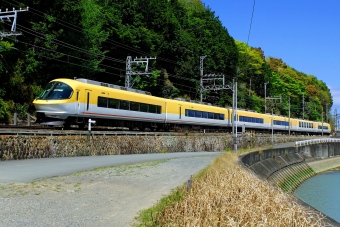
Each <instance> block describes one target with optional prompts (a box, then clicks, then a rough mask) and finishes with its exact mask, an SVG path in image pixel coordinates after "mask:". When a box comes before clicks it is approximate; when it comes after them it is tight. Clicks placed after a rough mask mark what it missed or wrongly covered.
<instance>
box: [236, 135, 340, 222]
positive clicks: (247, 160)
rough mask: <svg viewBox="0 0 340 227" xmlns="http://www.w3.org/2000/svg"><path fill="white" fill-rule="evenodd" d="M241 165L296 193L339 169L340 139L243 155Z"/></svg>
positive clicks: (300, 142) (306, 142)
mask: <svg viewBox="0 0 340 227" xmlns="http://www.w3.org/2000/svg"><path fill="white" fill-rule="evenodd" d="M241 161H242V163H243V164H244V165H245V166H246V167H247V168H248V169H250V170H252V171H253V172H254V173H255V174H256V175H258V176H259V177H260V178H262V179H265V180H268V181H270V182H272V183H273V184H274V185H277V186H278V187H280V188H281V189H282V190H284V191H286V192H287V193H293V192H294V190H295V189H296V188H297V187H298V186H299V185H300V184H301V183H302V182H304V181H305V180H307V179H308V178H310V177H312V176H314V175H316V174H317V173H319V172H323V171H326V170H328V169H331V168H335V167H338V166H339V165H340V139H316V140H308V141H299V142H296V143H295V145H294V146H290V147H289V146H287V147H281V148H272V149H268V150H261V151H255V152H251V153H248V154H245V155H242V156H241ZM301 203H302V204H304V203H303V202H302V201H301ZM304 205H307V204H304ZM307 206H308V205H307ZM327 219H328V220H329V222H330V223H332V225H334V226H340V223H337V222H335V221H334V220H333V219H331V218H329V217H328V218H327Z"/></svg>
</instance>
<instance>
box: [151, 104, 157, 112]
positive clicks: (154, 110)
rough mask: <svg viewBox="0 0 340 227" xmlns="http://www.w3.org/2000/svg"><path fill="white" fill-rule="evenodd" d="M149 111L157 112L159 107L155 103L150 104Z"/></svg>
mask: <svg viewBox="0 0 340 227" xmlns="http://www.w3.org/2000/svg"><path fill="white" fill-rule="evenodd" d="M149 113H157V108H156V106H155V105H149Z"/></svg>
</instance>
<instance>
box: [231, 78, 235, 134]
mask: <svg viewBox="0 0 340 227" xmlns="http://www.w3.org/2000/svg"><path fill="white" fill-rule="evenodd" d="M234 91H235V79H233V88H232V92H233V112H232V117H231V120H232V133H233V135H235V133H234V132H235V131H234V122H235V119H234V115H235V114H234V113H235V92H234Z"/></svg>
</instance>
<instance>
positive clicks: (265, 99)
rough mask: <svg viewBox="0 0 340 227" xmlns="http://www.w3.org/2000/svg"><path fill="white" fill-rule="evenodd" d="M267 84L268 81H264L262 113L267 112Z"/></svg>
mask: <svg viewBox="0 0 340 227" xmlns="http://www.w3.org/2000/svg"><path fill="white" fill-rule="evenodd" d="M267 84H269V82H266V83H264V113H266V112H267Z"/></svg>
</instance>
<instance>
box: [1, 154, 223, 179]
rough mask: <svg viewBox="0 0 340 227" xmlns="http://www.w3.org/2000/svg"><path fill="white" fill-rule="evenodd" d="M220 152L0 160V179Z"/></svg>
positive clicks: (36, 176)
mask: <svg viewBox="0 0 340 227" xmlns="http://www.w3.org/2000/svg"><path fill="white" fill-rule="evenodd" d="M222 153H223V152H179V153H162V154H159V153H157V154H136V155H107V156H86V157H65V158H43V159H28V160H13V161H0V182H3V183H28V182H32V181H37V180H40V179H43V178H49V177H55V176H61V175H68V174H71V173H74V172H78V171H83V170H92V169H93V168H98V167H104V166H117V165H124V164H134V163H139V162H149V161H155V160H164V159H173V158H185V157H194V156H204V155H212V154H222Z"/></svg>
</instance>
